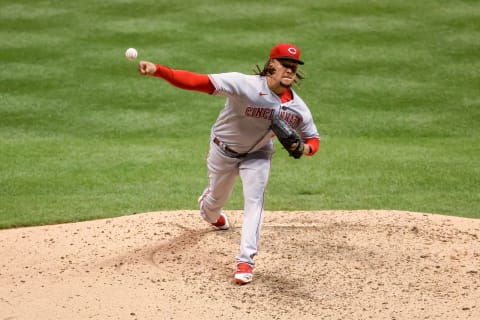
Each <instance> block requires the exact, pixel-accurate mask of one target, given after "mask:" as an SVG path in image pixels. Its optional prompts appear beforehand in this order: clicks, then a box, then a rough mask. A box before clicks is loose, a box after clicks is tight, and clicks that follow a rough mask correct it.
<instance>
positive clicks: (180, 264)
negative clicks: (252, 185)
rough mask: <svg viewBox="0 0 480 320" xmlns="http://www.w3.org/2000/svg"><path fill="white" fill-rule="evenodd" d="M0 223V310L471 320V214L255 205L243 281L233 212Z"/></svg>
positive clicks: (479, 293) (8, 315) (15, 313)
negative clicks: (226, 224) (247, 275)
mask: <svg viewBox="0 0 480 320" xmlns="http://www.w3.org/2000/svg"><path fill="white" fill-rule="evenodd" d="M229 216H230V220H231V223H232V228H231V229H230V230H228V231H217V230H214V229H213V228H212V227H210V226H209V225H208V224H207V223H206V222H204V221H203V220H202V219H201V218H200V215H199V213H198V211H174V212H152V213H145V214H138V215H133V216H125V217H121V218H115V219H105V220H97V221H89V222H82V223H72V224H62V225H53V226H44V227H35V228H21V229H11V230H3V231H0V252H1V261H0V320H6V319H9V320H13V319H28V320H31V319H62V320H63V319H82V320H83V319H102V320H103V319H128V320H130V319H132V320H133V319H142V320H144V319H448V320H451V319H480V244H479V243H480V242H479V237H480V220H475V219H464V218H456V217H447V216H440V215H432V214H422V213H412V212H398V211H397V212H391V211H390V212H387V211H321V212H266V213H265V223H264V228H263V231H262V240H261V248H260V252H259V255H258V256H257V258H256V262H257V266H256V269H255V274H254V282H253V283H251V284H249V285H246V286H237V285H235V284H234V283H233V281H232V275H233V272H234V268H235V262H234V258H235V256H236V255H237V253H238V248H239V243H240V232H241V229H240V227H241V221H242V216H241V212H239V211H235V212H229Z"/></svg>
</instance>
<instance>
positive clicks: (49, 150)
mask: <svg viewBox="0 0 480 320" xmlns="http://www.w3.org/2000/svg"><path fill="white" fill-rule="evenodd" d="M479 21H480V2H478V1H431V0H426V1H416V0H407V1H404V0H394V1H380V0H379V1H338V0H328V1H327V0H326V1H323V0H322V1H318V0H304V1H300V2H298V4H294V2H292V1H257V0H255V1H213V0H205V1H192V0H188V1H176V2H172V1H163V0H150V1H145V0H144V1H142V0H140V1H134V0H130V1H129V0H122V1H120V0H119V1H114V0H105V1H93V0H83V1H73V0H61V1H60V0H51V1H42V0H2V1H1V3H0V49H1V50H0V64H1V66H0V220H1V221H0V228H9V227H16V226H26V225H36V224H46V223H59V222H67V221H80V220H86V219H94V218H103V217H112V216H118V215H126V214H131V213H134V212H145V211H157V210H174V209H196V208H197V204H196V199H197V196H198V195H199V194H200V193H201V192H202V191H203V189H204V187H205V186H206V183H207V172H206V167H205V156H206V152H207V148H208V139H209V132H210V128H211V125H212V124H213V122H214V121H215V119H216V117H217V115H218V113H219V111H220V110H221V108H222V107H223V103H224V100H223V98H220V97H210V96H208V95H205V94H201V93H196V92H188V91H182V90H180V89H177V88H174V87H172V86H170V85H169V84H167V83H166V82H164V81H162V80H160V79H156V78H152V77H140V76H139V75H138V74H137V71H136V63H135V62H131V61H128V60H126V59H125V57H124V52H125V50H126V49H127V48H128V47H135V48H137V49H138V51H139V59H147V60H151V61H155V62H159V63H163V64H166V65H169V66H172V67H174V68H179V69H188V70H192V71H196V72H202V73H218V72H224V71H240V72H244V73H252V70H253V68H254V67H255V65H256V64H259V65H263V63H264V62H265V61H266V59H267V57H268V53H269V50H270V48H271V47H272V46H273V45H274V44H276V43H277V42H283V41H286V42H293V43H295V44H297V45H299V46H300V47H301V48H302V51H303V54H302V58H303V60H305V61H306V64H305V66H304V67H303V71H304V72H305V74H306V80H305V81H304V82H303V84H302V86H301V87H300V88H298V89H297V91H298V92H299V94H300V95H301V96H302V97H303V98H304V100H305V101H306V102H307V103H308V104H309V105H310V107H311V109H312V112H313V114H314V118H315V121H316V124H317V126H318V129H319V131H320V134H321V136H322V146H321V149H320V151H319V153H317V155H316V156H315V157H313V158H304V159H301V160H300V161H298V160H294V159H292V158H289V157H288V155H287V154H286V153H285V152H284V151H283V150H280V148H279V147H278V146H279V144H278V143H277V153H276V155H275V157H274V160H273V166H272V173H271V178H270V182H269V187H268V191H267V193H266V209H267V210H326V209H348V210H350V209H396V210H411V211H420V212H432V213H441V214H448V215H459V216H465V217H475V218H479V217H480V212H479V208H480V187H479V186H480V93H479V92H480V76H479V72H480V23H479ZM242 202H243V199H242V194H241V188H240V182H239V183H238V184H237V186H236V188H235V190H234V193H233V195H232V198H231V200H230V201H229V202H228V204H227V209H241V208H242Z"/></svg>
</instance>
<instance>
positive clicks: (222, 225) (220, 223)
mask: <svg viewBox="0 0 480 320" xmlns="http://www.w3.org/2000/svg"><path fill="white" fill-rule="evenodd" d="M212 225H213V226H215V227H217V228H218V229H220V230H228V228H230V224H229V223H228V218H227V215H226V214H225V213H223V212H222V213H220V217H219V218H218V220H217V222H215V223H212Z"/></svg>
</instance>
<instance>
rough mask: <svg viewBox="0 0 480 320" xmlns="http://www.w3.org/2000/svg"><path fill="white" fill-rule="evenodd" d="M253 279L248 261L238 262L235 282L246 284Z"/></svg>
mask: <svg viewBox="0 0 480 320" xmlns="http://www.w3.org/2000/svg"><path fill="white" fill-rule="evenodd" d="M252 280H253V268H252V266H251V265H249V264H248V263H244V262H240V263H239V264H237V272H235V282H236V283H238V284H247V283H249V282H252Z"/></svg>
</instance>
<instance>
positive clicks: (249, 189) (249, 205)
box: [237, 155, 271, 266]
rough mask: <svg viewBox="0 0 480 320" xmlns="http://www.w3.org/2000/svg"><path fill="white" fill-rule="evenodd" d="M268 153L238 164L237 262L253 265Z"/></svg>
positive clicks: (259, 226) (266, 173)
mask: <svg viewBox="0 0 480 320" xmlns="http://www.w3.org/2000/svg"><path fill="white" fill-rule="evenodd" d="M270 164H271V161H270V155H269V156H268V157H266V158H260V159H250V160H247V161H245V162H242V164H241V165H240V177H241V179H242V184H243V195H244V201H245V205H244V212H243V224H242V234H241V240H240V254H239V255H238V256H237V263H239V262H245V263H248V264H249V265H251V266H253V265H254V261H253V258H254V257H255V255H256V254H257V251H258V244H259V241H260V230H261V228H262V223H263V204H264V194H265V189H266V187H267V183H268V177H269V174H270Z"/></svg>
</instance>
